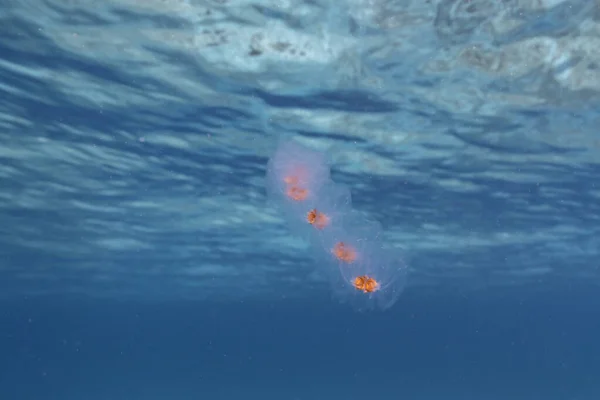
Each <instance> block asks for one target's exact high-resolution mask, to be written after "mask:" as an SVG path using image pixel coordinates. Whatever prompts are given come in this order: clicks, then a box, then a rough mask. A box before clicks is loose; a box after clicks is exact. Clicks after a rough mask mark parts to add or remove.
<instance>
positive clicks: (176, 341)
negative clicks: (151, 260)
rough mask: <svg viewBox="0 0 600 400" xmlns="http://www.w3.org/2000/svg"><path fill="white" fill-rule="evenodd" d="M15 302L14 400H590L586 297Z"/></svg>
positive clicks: (598, 354) (576, 293) (10, 326)
mask: <svg viewBox="0 0 600 400" xmlns="http://www.w3.org/2000/svg"><path fill="white" fill-rule="evenodd" d="M44 300H45V301H42V300H41V299H35V300H34V299H30V300H22V299H19V300H14V301H12V302H6V303H4V304H3V308H2V311H1V313H0V318H1V319H0V322H1V323H2V327H3V332H2V345H1V347H0V351H1V352H2V358H1V362H0V371H1V372H2V373H1V375H0V387H1V388H2V395H3V398H11V399H41V398H44V399H107V398H110V399H138V398H139V399H142V398H143V399H163V398H169V399H198V398H211V399H212V398H215V399H231V398H251V399H252V398H257V399H258V398H260V399H281V398H286V399H342V398H343V399H361V398H365V397H369V398H378V399H398V398H406V399H438V398H442V399H481V398H485V399H507V398H510V399H593V398H596V396H597V395H598V393H599V391H598V390H599V389H598V379H597V377H598V374H599V372H600V349H599V347H598V345H597V342H598V337H599V334H600V320H599V319H598V318H597V307H598V304H599V300H600V296H598V294H597V290H596V289H595V288H591V287H585V286H580V287H566V286H563V287H560V288H558V289H557V290H555V291H554V292H552V293H549V294H545V295H539V294H535V293H528V292H527V291H526V290H510V289H508V290H492V291H488V292H486V293H479V294H473V293H471V294H469V295H466V294H461V293H456V294H455V295H453V296H439V297H434V298H432V297H430V296H423V295H421V294H419V293H418V291H415V290H409V291H408V293H406V295H405V296H404V298H403V301H402V304H401V305H400V306H398V307H396V308H394V309H393V310H392V311H391V312H389V313H386V314H372V313H367V314H358V315H357V314H356V313H353V312H351V311H349V310H347V309H344V308H342V307H337V306H332V305H328V302H327V299H314V300H315V301H302V302H295V301H286V300H282V301H280V302H274V301H269V302H262V303H261V302H243V303H234V304H228V305H224V304H214V303H210V302H206V301H204V302H172V303H160V304H139V303H138V304H136V303H134V302H119V301H104V302H98V301H73V300H74V299H69V298H62V299H59V298H54V299H44Z"/></svg>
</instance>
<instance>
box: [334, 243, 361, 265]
mask: <svg viewBox="0 0 600 400" xmlns="http://www.w3.org/2000/svg"><path fill="white" fill-rule="evenodd" d="M333 255H334V256H335V257H336V258H337V259H338V260H340V261H343V262H346V263H351V262H354V260H356V251H355V250H354V248H352V247H351V246H348V245H346V244H345V243H344V242H339V243H336V245H335V246H333Z"/></svg>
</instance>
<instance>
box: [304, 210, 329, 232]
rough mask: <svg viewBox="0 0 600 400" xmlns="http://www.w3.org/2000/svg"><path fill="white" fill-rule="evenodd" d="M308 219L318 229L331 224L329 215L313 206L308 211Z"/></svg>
mask: <svg viewBox="0 0 600 400" xmlns="http://www.w3.org/2000/svg"><path fill="white" fill-rule="evenodd" d="M306 220H307V221H308V223H309V224H311V225H312V226H314V227H315V228H317V229H323V228H325V227H326V226H327V225H329V217H328V216H327V215H325V214H323V213H322V212H320V211H318V210H317V209H316V208H313V209H312V210H310V211H309V212H308V214H307V215H306Z"/></svg>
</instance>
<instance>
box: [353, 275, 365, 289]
mask: <svg viewBox="0 0 600 400" xmlns="http://www.w3.org/2000/svg"><path fill="white" fill-rule="evenodd" d="M352 285H353V286H354V287H355V288H356V290H364V287H365V277H364V276H357V277H356V278H354V282H352Z"/></svg>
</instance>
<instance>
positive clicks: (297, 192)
mask: <svg viewBox="0 0 600 400" xmlns="http://www.w3.org/2000/svg"><path fill="white" fill-rule="evenodd" d="M286 195H287V197H289V198H290V199H292V200H295V201H304V200H306V198H307V197H308V190H307V189H304V188H301V187H298V186H291V187H289V188H288V190H287V192H286Z"/></svg>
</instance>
